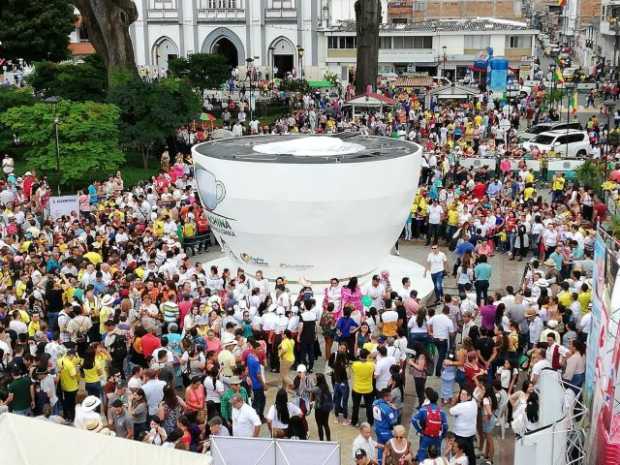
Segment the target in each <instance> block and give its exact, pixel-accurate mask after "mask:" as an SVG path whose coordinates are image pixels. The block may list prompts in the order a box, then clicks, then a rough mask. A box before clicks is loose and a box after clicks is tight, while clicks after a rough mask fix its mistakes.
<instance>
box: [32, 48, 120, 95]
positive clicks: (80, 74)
mask: <svg viewBox="0 0 620 465" xmlns="http://www.w3.org/2000/svg"><path fill="white" fill-rule="evenodd" d="M28 82H29V83H30V85H31V86H32V88H33V89H34V91H35V92H36V93H37V94H40V95H41V96H43V97H51V96H56V97H60V98H62V99H66V100H74V101H85V100H92V101H94V102H104V101H105V99H106V96H107V86H108V80H107V74H106V69H105V66H104V64H103V60H102V59H101V57H100V56H99V55H89V56H88V57H86V58H85V59H84V62H83V63H63V64H57V63H52V62H49V61H43V62H39V63H36V64H35V68H34V72H33V73H32V74H31V75H30V76H29V77H28Z"/></svg>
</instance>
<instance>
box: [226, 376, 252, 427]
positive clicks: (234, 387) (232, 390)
mask: <svg viewBox="0 0 620 465" xmlns="http://www.w3.org/2000/svg"><path fill="white" fill-rule="evenodd" d="M228 386H229V387H228V389H226V391H224V394H222V396H221V397H220V414H221V417H222V420H223V421H225V422H226V424H227V427H228V429H230V426H231V425H232V406H231V403H230V400H231V398H232V397H233V396H234V395H240V396H241V398H242V399H243V401H244V402H248V399H249V396H248V391H246V389H245V388H244V387H243V386H241V378H239V377H238V376H237V375H235V376H231V377H230V378H229V379H228Z"/></svg>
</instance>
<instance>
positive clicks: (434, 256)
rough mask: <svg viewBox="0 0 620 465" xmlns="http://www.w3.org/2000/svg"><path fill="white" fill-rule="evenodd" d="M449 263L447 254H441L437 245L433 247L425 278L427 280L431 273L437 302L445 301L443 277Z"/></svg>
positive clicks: (428, 259)
mask: <svg viewBox="0 0 620 465" xmlns="http://www.w3.org/2000/svg"><path fill="white" fill-rule="evenodd" d="M447 262H448V259H447V258H446V254H444V253H443V252H440V251H439V248H438V246H437V245H433V246H432V247H431V253H429V254H428V257H427V258H426V269H425V270H424V277H425V278H426V275H427V274H428V273H429V272H430V274H431V279H432V280H433V289H434V291H435V298H436V299H437V301H440V300H441V299H443V276H444V273H445V271H446V264H447Z"/></svg>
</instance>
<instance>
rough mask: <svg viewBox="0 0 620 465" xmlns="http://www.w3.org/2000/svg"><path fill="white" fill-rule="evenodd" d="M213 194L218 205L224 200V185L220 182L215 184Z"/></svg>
mask: <svg viewBox="0 0 620 465" xmlns="http://www.w3.org/2000/svg"><path fill="white" fill-rule="evenodd" d="M215 193H216V197H217V203H220V202H221V201H222V200H224V196H226V187H224V183H223V182H222V181H217V182H216V184H215Z"/></svg>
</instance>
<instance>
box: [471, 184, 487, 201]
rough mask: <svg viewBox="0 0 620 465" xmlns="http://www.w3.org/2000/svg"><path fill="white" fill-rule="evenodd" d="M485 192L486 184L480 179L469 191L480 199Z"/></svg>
mask: <svg viewBox="0 0 620 465" xmlns="http://www.w3.org/2000/svg"><path fill="white" fill-rule="evenodd" d="M486 192H487V185H486V184H485V183H483V182H482V181H479V182H478V183H477V184H476V185H475V186H474V188H473V189H472V191H471V195H473V196H474V197H475V198H477V199H478V200H480V199H482V198H483V197H484V196H485V195H486Z"/></svg>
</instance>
